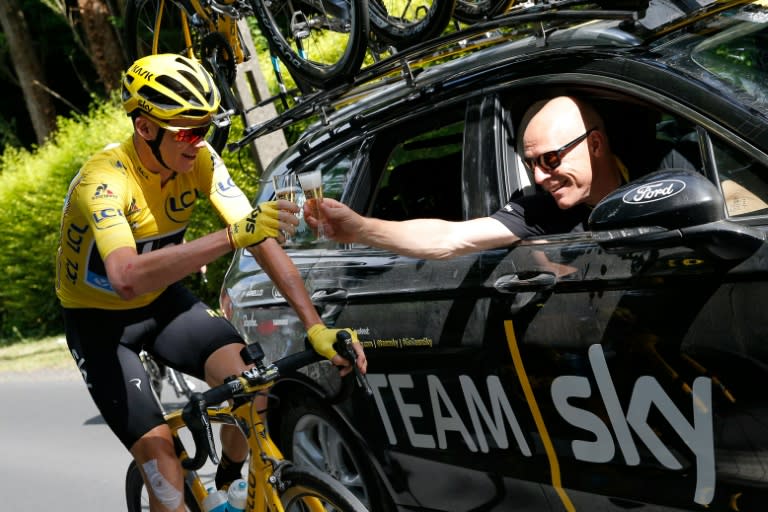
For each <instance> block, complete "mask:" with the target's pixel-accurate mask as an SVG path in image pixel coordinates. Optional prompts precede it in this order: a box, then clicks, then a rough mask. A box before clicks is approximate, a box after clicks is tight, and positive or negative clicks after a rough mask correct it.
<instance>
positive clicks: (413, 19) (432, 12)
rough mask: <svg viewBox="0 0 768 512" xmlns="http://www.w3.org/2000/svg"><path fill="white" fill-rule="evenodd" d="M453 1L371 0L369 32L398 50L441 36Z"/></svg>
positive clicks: (448, 21)
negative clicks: (405, 0) (404, 0)
mask: <svg viewBox="0 0 768 512" xmlns="http://www.w3.org/2000/svg"><path fill="white" fill-rule="evenodd" d="M455 2H456V0H409V1H407V2H403V1H400V0H370V2H369V6H368V8H369V10H370V17H371V30H372V31H373V33H374V34H376V37H377V38H378V40H379V41H381V42H382V43H385V44H389V45H392V46H394V47H395V48H397V49H398V50H404V49H406V48H408V47H409V46H412V45H414V44H416V43H420V42H422V41H427V40H429V39H433V38H435V37H438V36H439V35H440V34H442V33H443V31H444V30H445V28H446V27H447V26H448V23H450V21H451V17H452V16H453V9H454V4H455Z"/></svg>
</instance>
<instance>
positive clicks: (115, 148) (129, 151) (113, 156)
mask: <svg viewBox="0 0 768 512" xmlns="http://www.w3.org/2000/svg"><path fill="white" fill-rule="evenodd" d="M137 170H139V172H140V170H141V163H140V161H139V157H138V155H137V154H136V150H135V149H134V148H133V142H132V141H131V140H130V139H129V140H127V141H124V142H122V143H117V142H115V143H110V144H107V145H106V146H104V148H102V149H101V150H99V151H97V152H95V153H94V154H93V155H91V157H90V158H88V160H87V161H86V162H85V163H84V164H83V167H82V169H81V174H82V175H83V177H84V178H88V179H98V178H100V177H104V178H110V179H112V180H119V179H126V180H127V179H131V176H132V175H133V174H135V172H136V171H137Z"/></svg>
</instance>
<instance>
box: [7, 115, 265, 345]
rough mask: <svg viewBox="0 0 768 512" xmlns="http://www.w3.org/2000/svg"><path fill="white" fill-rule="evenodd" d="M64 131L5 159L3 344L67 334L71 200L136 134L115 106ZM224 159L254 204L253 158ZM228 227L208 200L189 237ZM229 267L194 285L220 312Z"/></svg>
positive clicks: (220, 265) (191, 281) (220, 266)
mask: <svg viewBox="0 0 768 512" xmlns="http://www.w3.org/2000/svg"><path fill="white" fill-rule="evenodd" d="M235 124H236V125H237V123H235ZM58 126H59V129H58V131H57V132H56V134H55V135H54V136H53V137H52V138H51V139H50V140H48V141H46V142H45V143H44V144H43V145H41V146H40V147H35V148H32V149H31V150H25V149H17V148H13V147H7V148H6V149H5V151H4V152H3V154H2V155H0V205H2V208H0V225H2V226H3V237H2V240H3V243H2V244H0V268H2V269H4V271H3V272H2V273H0V339H4V340H6V342H9V341H10V342H12V341H14V340H16V341H18V340H23V339H25V338H29V337H38V336H43V335H51V334H57V333H61V332H63V325H62V322H61V315H60V312H59V302H58V299H57V298H56V294H55V288H54V281H55V268H54V263H55V255H56V249H57V244H58V236H59V229H60V221H61V208H62V205H63V203H64V197H65V195H66V192H67V189H68V187H69V183H70V181H71V180H72V178H73V177H74V176H75V174H76V173H77V171H78V169H79V168H80V166H81V165H82V164H83V163H84V162H85V161H86V160H87V159H88V157H90V155H91V154H93V153H94V152H95V151H98V150H99V149H101V148H102V147H104V146H105V145H106V144H108V143H110V142H116V141H121V140H123V139H125V138H126V137H128V136H129V135H130V133H131V124H130V121H129V119H128V118H127V117H126V116H125V113H124V112H123V110H122V108H121V107H120V105H119V103H118V102H116V101H108V102H103V101H95V102H94V103H93V104H92V106H91V108H90V109H89V112H88V114H87V115H82V116H80V115H77V116H74V117H72V118H59V120H58ZM235 129H236V130H238V129H239V130H241V129H242V128H241V126H236V127H235ZM233 136H237V133H233ZM224 159H225V161H226V162H227V164H228V166H229V168H230V172H231V173H232V175H233V177H234V179H235V182H236V183H238V184H239V185H240V186H241V188H242V189H243V191H244V192H245V193H246V194H247V195H248V197H254V196H255V193H256V190H257V188H258V184H259V182H258V177H257V176H256V172H255V166H254V164H253V161H252V159H251V158H250V156H249V155H248V154H247V152H245V151H243V152H240V153H237V154H230V153H226V152H225V154H224ZM221 226H222V223H221V221H220V220H219V219H218V218H217V216H216V214H215V213H214V212H213V211H212V210H211V209H210V207H209V206H208V202H207V201H202V202H201V204H200V205H199V207H198V208H197V210H196V213H195V217H194V218H193V223H192V224H191V225H190V228H189V234H188V236H187V238H188V239H192V238H196V237H198V236H201V235H203V234H205V233H208V232H210V231H212V230H214V229H218V228H221ZM228 264H229V258H228V257H224V258H221V259H220V260H219V261H217V262H214V263H213V264H211V265H210V266H209V268H208V280H209V284H208V285H207V286H203V287H201V286H200V285H199V282H198V280H196V279H195V278H194V277H192V278H188V282H187V284H188V285H190V286H191V287H192V288H193V289H195V291H198V292H199V293H200V294H201V297H202V298H204V299H205V300H207V301H208V303H209V304H210V305H212V306H214V307H215V306H217V305H218V286H219V283H221V278H222V276H223V274H224V272H225V270H226V267H227V265H228Z"/></svg>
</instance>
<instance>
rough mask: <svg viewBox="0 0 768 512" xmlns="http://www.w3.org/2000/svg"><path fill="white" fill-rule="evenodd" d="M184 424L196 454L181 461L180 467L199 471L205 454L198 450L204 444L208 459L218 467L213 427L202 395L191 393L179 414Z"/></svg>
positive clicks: (206, 403) (203, 462)
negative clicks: (190, 434)
mask: <svg viewBox="0 0 768 512" xmlns="http://www.w3.org/2000/svg"><path fill="white" fill-rule="evenodd" d="M181 417H182V418H183V419H184V423H186V424H187V427H188V428H189V431H190V432H191V433H192V437H193V438H194V440H195V446H196V447H197V453H195V456H194V457H193V458H191V459H185V460H183V461H182V466H184V468H186V469H199V468H201V467H202V466H203V464H205V452H204V451H202V450H200V445H201V444H205V446H206V449H207V450H206V451H207V452H208V457H209V458H210V459H211V462H212V463H213V464H214V465H218V463H219V456H218V454H217V453H216V444H215V439H214V436H213V427H211V419H210V418H209V417H208V402H206V400H205V397H203V394H202V393H193V394H192V397H191V398H190V399H189V402H187V405H185V406H184V410H183V411H182V413H181Z"/></svg>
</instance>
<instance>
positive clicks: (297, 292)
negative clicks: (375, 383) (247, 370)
mask: <svg viewBox="0 0 768 512" xmlns="http://www.w3.org/2000/svg"><path fill="white" fill-rule="evenodd" d="M248 250H249V251H250V252H251V254H253V257H254V258H256V261H257V262H258V263H259V265H260V266H261V268H263V269H264V271H265V272H266V273H267V275H268V276H269V278H270V279H271V280H272V282H273V283H275V285H276V286H277V288H278V289H279V290H280V293H281V294H282V296H283V298H285V300H287V301H288V304H290V305H291V307H292V308H293V309H294V311H296V314H297V315H298V316H299V319H300V320H301V322H302V323H303V324H304V328H305V329H306V330H309V329H310V327H312V326H314V325H317V324H321V325H324V324H323V321H322V319H321V318H320V315H319V314H318V312H317V309H315V306H314V304H312V299H310V298H309V294H308V293H307V289H306V288H305V287H304V280H303V279H302V278H301V274H300V273H299V270H298V269H297V268H296V265H294V263H293V260H291V258H290V257H289V256H288V255H287V254H286V253H285V251H284V250H283V248H282V247H280V245H279V244H278V243H277V241H276V240H275V239H273V238H270V239H268V240H265V241H264V242H263V243H261V244H259V245H256V246H253V247H249V248H248ZM353 347H354V349H355V351H356V352H357V366H358V368H360V370H361V371H363V372H365V371H366V368H367V362H366V359H365V354H364V352H363V349H362V347H361V346H360V344H359V343H355V344H354V345H353ZM331 362H333V364H335V365H337V366H341V367H342V370H341V374H342V375H346V374H347V373H349V372H350V371H351V367H349V362H348V361H347V360H346V359H344V358H343V357H341V356H339V355H335V356H333V358H332V359H331Z"/></svg>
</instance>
